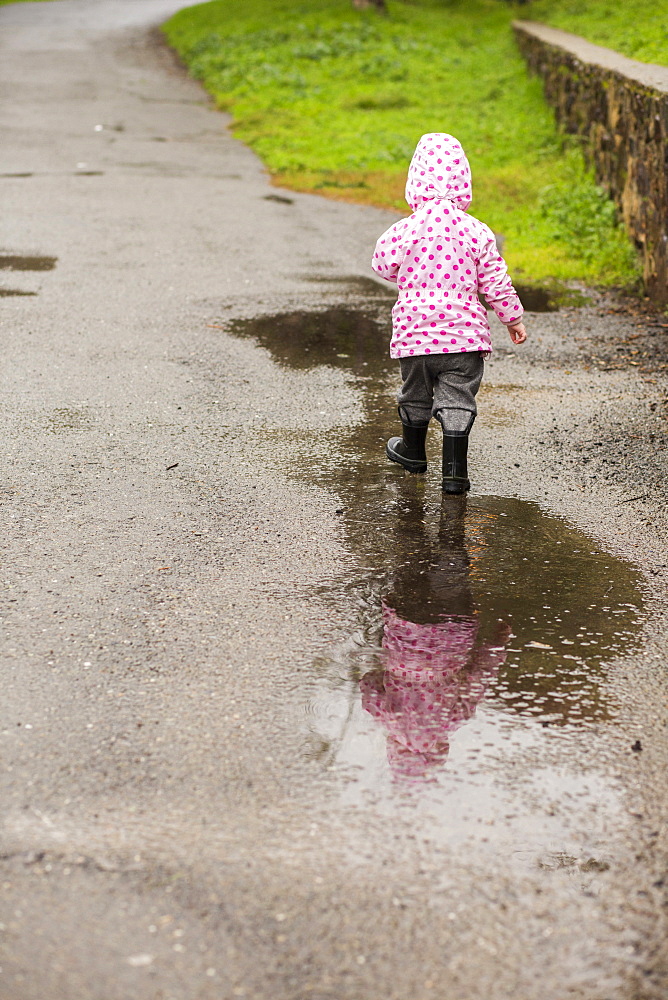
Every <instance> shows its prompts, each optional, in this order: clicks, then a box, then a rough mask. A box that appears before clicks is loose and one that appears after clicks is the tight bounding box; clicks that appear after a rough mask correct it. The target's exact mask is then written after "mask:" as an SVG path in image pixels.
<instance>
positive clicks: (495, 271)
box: [478, 230, 524, 326]
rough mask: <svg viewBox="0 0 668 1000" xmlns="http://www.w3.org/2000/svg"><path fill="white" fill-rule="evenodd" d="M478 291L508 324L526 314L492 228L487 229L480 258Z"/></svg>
mask: <svg viewBox="0 0 668 1000" xmlns="http://www.w3.org/2000/svg"><path fill="white" fill-rule="evenodd" d="M478 291H479V292H480V293H481V294H482V295H483V296H484V298H485V302H486V303H487V305H488V306H489V307H490V309H493V310H494V312H495V313H496V315H497V316H498V318H499V319H500V320H501V322H502V323H505V324H506V326H507V325H508V324H509V323H518V322H519V321H520V319H521V318H522V315H523V314H524V307H523V306H522V303H521V302H520V299H519V296H518V294H517V292H516V291H515V289H514V288H513V283H512V281H511V280H510V278H509V276H508V267H507V265H506V262H505V260H504V259H503V257H502V256H501V254H500V253H499V250H498V247H497V245H496V240H495V239H494V234H493V233H492V231H491V230H487V233H486V240H485V242H484V244H483V247H482V250H481V252H480V257H479V258H478Z"/></svg>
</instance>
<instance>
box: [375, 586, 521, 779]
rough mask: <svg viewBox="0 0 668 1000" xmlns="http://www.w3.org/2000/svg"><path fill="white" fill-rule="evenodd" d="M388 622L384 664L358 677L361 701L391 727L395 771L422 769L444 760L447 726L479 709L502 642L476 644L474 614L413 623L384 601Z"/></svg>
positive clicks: (498, 661) (407, 773)
mask: <svg viewBox="0 0 668 1000" xmlns="http://www.w3.org/2000/svg"><path fill="white" fill-rule="evenodd" d="M383 625H384V632H383V649H384V650H385V651H386V652H385V657H384V670H383V672H382V673H381V672H380V671H372V672H371V673H369V674H366V675H365V676H364V677H363V678H362V679H361V681H360V689H361V692H362V705H363V707H364V708H365V709H366V711H367V712H369V713H370V714H371V715H372V716H373V717H374V718H375V719H378V720H380V721H381V722H382V723H383V725H384V726H385V728H386V729H387V730H388V732H389V740H388V747H387V752H388V758H389V761H390V765H391V767H392V770H393V771H394V772H395V774H397V776H405V777H409V776H415V777H417V776H419V775H423V774H424V773H425V771H427V770H428V769H429V768H430V767H431V766H433V765H435V764H438V763H441V762H443V761H445V758H446V757H447V755H448V750H449V742H448V741H449V737H450V734H451V733H453V732H454V731H455V730H456V729H458V728H459V727H460V726H461V725H462V724H463V723H464V722H466V721H467V719H470V718H471V716H472V715H473V714H474V712H475V709H476V706H477V705H478V703H479V702H480V701H481V700H482V698H483V696H484V694H485V691H486V689H487V686H488V685H489V683H490V681H491V680H492V679H493V678H494V677H495V676H496V674H497V672H498V669H499V667H500V665H501V664H502V663H503V661H504V660H505V649H503V648H502V647H500V646H499V647H493V646H478V647H476V645H475V641H476V636H477V633H478V622H477V620H476V619H475V618H468V617H464V616H461V617H453V618H452V619H451V620H449V621H443V622H441V623H439V624H437V625H416V624H414V623H413V622H407V621H404V619H402V618H400V617H399V616H398V615H397V613H396V611H394V610H393V609H392V608H388V607H386V606H385V607H384V608H383Z"/></svg>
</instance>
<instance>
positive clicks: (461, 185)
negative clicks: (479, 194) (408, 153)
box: [406, 132, 472, 212]
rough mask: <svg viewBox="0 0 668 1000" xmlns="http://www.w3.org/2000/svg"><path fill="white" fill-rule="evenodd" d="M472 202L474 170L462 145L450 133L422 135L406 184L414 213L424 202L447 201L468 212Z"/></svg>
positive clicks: (407, 199) (409, 201)
mask: <svg viewBox="0 0 668 1000" xmlns="http://www.w3.org/2000/svg"><path fill="white" fill-rule="evenodd" d="M471 198H472V191H471V168H470V167H469V161H468V160H467V159H466V154H465V152H464V150H463V149H462V147H461V144H460V143H459V141H458V140H457V139H455V137H454V136H452V135H448V133H447V132H429V133H428V134H427V135H423V136H422V138H421V139H420V141H419V142H418V144H417V146H416V149H415V152H414V153H413V159H412V160H411V165H410V167H409V168H408V180H407V181H406V201H407V202H408V204H409V205H410V207H411V208H412V210H413V211H414V212H416V211H417V210H418V209H419V208H421V207H422V206H423V205H424V204H425V202H429V201H438V200H447V201H452V202H454V204H455V205H456V206H457V208H458V209H459V210H460V211H461V212H465V211H466V209H467V208H468V207H469V205H470V204H471Z"/></svg>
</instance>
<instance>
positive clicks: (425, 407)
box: [397, 351, 485, 434]
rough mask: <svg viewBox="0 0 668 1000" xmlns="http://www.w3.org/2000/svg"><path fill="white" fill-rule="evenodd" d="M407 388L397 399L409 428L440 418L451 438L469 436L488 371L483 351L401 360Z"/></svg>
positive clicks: (403, 389) (403, 387)
mask: <svg viewBox="0 0 668 1000" xmlns="http://www.w3.org/2000/svg"><path fill="white" fill-rule="evenodd" d="M400 364H401V377H402V379H403V380H404V384H403V385H402V387H401V390H400V392H399V395H398V396H397V403H398V404H399V416H400V417H401V419H402V421H403V422H404V423H406V424H413V425H415V426H423V427H424V426H425V424H428V423H429V420H430V419H431V417H436V419H437V420H438V421H440V423H441V424H442V425H443V430H444V431H445V432H446V433H450V434H467V433H468V432H469V431H470V429H471V427H472V426H473V421H474V420H475V417H476V413H477V412H478V408H477V406H476V401H475V397H476V393H477V391H478V389H479V388H480V383H481V381H482V374H483V368H484V364H485V362H484V358H483V354H482V352H481V351H467V352H462V353H461V354H425V355H420V356H418V357H410V358H401V359H400Z"/></svg>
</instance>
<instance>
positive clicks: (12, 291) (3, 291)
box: [0, 288, 37, 299]
mask: <svg viewBox="0 0 668 1000" xmlns="http://www.w3.org/2000/svg"><path fill="white" fill-rule="evenodd" d="M12 295H37V292H22V291H20V289H18V288H0V299H8V298H11V296H12Z"/></svg>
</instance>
